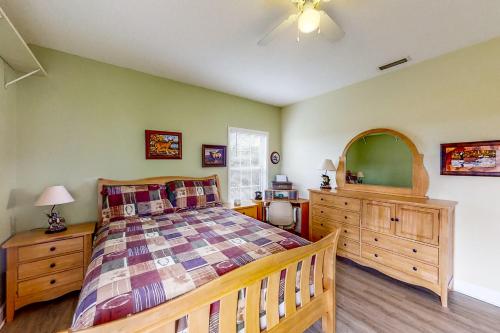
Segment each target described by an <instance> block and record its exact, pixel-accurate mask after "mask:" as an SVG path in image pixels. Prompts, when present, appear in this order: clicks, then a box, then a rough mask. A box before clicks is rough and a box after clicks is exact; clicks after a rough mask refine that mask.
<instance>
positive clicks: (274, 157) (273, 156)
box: [271, 151, 281, 164]
mask: <svg viewBox="0 0 500 333" xmlns="http://www.w3.org/2000/svg"><path fill="white" fill-rule="evenodd" d="M280 159H281V156H280V154H279V153H278V152H277V151H273V152H272V153H271V162H272V163H273V164H278V163H279V162H280Z"/></svg>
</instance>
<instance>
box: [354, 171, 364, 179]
mask: <svg viewBox="0 0 500 333" xmlns="http://www.w3.org/2000/svg"><path fill="white" fill-rule="evenodd" d="M356 176H357V177H358V178H363V177H364V176H365V174H364V173H363V171H358V173H357V174H356Z"/></svg>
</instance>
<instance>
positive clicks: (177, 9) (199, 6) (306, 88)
mask: <svg viewBox="0 0 500 333" xmlns="http://www.w3.org/2000/svg"><path fill="white" fill-rule="evenodd" d="M0 4H1V5H2V6H3V7H4V9H5V10H6V12H7V15H9V17H10V18H11V19H12V21H13V22H14V24H15V25H16V26H17V28H18V29H19V30H20V32H21V34H22V35H23V36H24V37H25V39H26V40H27V41H28V42H30V43H33V44H37V45H41V46H45V47H49V48H54V49H57V50H61V51H65V52H68V53H72V54H77V55H80V56H82V57H87V58H91V59H95V60H99V61H103V62H106V63H110V64H114V65H118V66H122V67H127V68H132V69H136V70H138V71H141V72H146V73H151V74H154V75H158V76H162V77H166V78H170V79H174V80H177V81H181V82H186V83H190V84H194V85H198V86H202V87H206V88H210V89H214V90H218V91H223V92H227V93H230V94H234V95H238V96H243V97H247V98H250V99H253V100H258V101H262V102H265V103H269V104H274V105H279V106H282V105H288V104H291V103H294V102H297V101H300V100H303V99H306V98H308V97H312V96H316V95H319V94H321V93H324V92H327V91H330V90H333V89H336V88H340V87H342V86H346V85H348V84H352V83H354V82H358V81H362V80H365V79H368V78H370V77H373V76H376V75H379V74H380V72H379V71H378V70H377V66H378V65H381V64H384V63H387V62H390V61H393V60H396V59H399V58H402V57H405V56H410V57H411V59H412V62H410V64H408V65H411V64H412V63H415V62H419V61H422V60H425V59H428V58H432V57H435V56H438V55H440V54H443V53H446V52H449V51H452V50H455V49H459V48H462V47H465V46H468V45H472V44H475V43H478V42H481V41H485V40H488V39H491V38H493V37H497V36H500V1H499V0H412V1H409V0H332V1H331V2H330V3H328V4H324V5H323V7H324V8H325V9H327V11H328V12H329V13H330V14H331V15H332V16H333V17H334V18H335V20H336V21H337V22H338V23H339V24H340V25H341V26H342V27H343V29H344V30H345V32H346V35H345V37H344V39H342V40H341V41H340V42H338V43H336V44H331V43H328V42H326V41H325V40H322V39H321V38H318V36H315V37H312V36H310V35H308V36H306V37H307V38H306V37H303V38H302V39H301V42H300V43H297V42H296V41H295V37H296V30H295V29H294V28H291V29H290V30H289V31H288V32H287V33H285V34H284V35H282V36H281V38H279V39H277V40H275V41H273V42H272V43H271V44H270V45H268V46H267V47H260V46H257V41H258V40H259V39H260V38H261V37H262V36H263V35H264V34H265V33H266V32H267V31H268V30H270V29H271V28H273V27H274V26H275V25H276V24H277V23H278V22H279V21H280V20H281V19H283V18H284V17H286V16H288V15H289V14H290V13H291V12H293V6H292V5H291V4H290V2H289V1H288V0H43V1H41V0H22V1H21V0H0ZM408 65H405V66H408Z"/></svg>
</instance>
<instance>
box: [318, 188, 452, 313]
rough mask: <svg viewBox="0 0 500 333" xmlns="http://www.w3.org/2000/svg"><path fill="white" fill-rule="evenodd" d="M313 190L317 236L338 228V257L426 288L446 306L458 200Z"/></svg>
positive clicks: (450, 276) (319, 236)
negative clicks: (339, 235) (456, 201)
mask: <svg viewBox="0 0 500 333" xmlns="http://www.w3.org/2000/svg"><path fill="white" fill-rule="evenodd" d="M309 192H310V199H311V205H312V208H311V210H310V214H311V218H310V220H311V221H312V223H311V224H310V228H311V230H310V232H311V234H312V238H313V240H318V239H320V238H322V237H324V236H326V235H327V234H329V233H330V232H331V230H332V227H340V228H341V237H340V240H339V247H338V251H337V254H338V255H339V256H341V257H345V258H349V259H351V260H353V261H355V262H356V263H358V264H361V265H364V266H368V267H371V268H375V269H377V270H379V271H380V272H382V273H385V274H387V275H389V276H391V277H393V278H395V279H398V280H401V281H405V282H408V283H411V284H415V285H419V286H422V287H425V288H428V289H430V290H432V291H433V292H435V293H436V294H438V295H439V296H441V303H442V305H443V306H445V307H446V306H447V296H448V287H449V285H450V283H451V282H452V280H453V234H454V218H455V216H454V215H455V205H456V203H455V202H452V201H444V200H432V199H425V198H411V197H404V196H397V195H387V194H375V193H365V192H357V191H343V190H336V191H335V190H334V191H322V190H309Z"/></svg>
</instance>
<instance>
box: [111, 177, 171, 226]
mask: <svg viewBox="0 0 500 333" xmlns="http://www.w3.org/2000/svg"><path fill="white" fill-rule="evenodd" d="M101 194H102V196H103V200H102V217H103V220H104V221H116V220H120V219H122V218H124V217H129V216H148V215H158V214H166V213H172V212H174V211H175V210H174V208H173V207H172V204H171V203H170V201H169V200H168V198H167V192H166V189H165V185H160V184H152V185H117V186H114V185H110V186H104V187H103V189H102V193H101Z"/></svg>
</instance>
